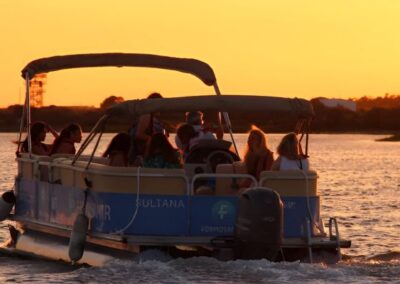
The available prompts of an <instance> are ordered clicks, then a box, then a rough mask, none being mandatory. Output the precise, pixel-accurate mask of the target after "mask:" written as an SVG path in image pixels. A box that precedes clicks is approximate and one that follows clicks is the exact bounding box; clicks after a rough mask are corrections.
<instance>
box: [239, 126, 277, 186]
mask: <svg viewBox="0 0 400 284" xmlns="http://www.w3.org/2000/svg"><path fill="white" fill-rule="evenodd" d="M243 162H244V164H245V165H246V169H247V172H248V173H249V174H250V175H252V176H254V177H255V178H256V179H259V178H260V173H261V172H262V171H269V170H271V167H272V164H273V162H274V156H273V152H272V151H271V150H269V149H268V144H267V139H266V134H265V133H264V132H263V131H262V130H261V129H259V128H257V127H256V126H254V125H253V126H252V128H251V130H250V132H249V136H248V138H247V145H246V150H245V153H244V160H243ZM250 185H251V180H249V179H246V180H244V181H243V182H242V183H241V184H240V187H249V186H250Z"/></svg>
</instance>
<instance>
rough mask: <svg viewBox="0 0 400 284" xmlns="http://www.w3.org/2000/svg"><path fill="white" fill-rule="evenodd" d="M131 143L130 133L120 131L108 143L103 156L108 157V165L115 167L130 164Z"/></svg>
mask: <svg viewBox="0 0 400 284" xmlns="http://www.w3.org/2000/svg"><path fill="white" fill-rule="evenodd" d="M130 145H131V137H130V136H129V134H128V133H124V132H121V133H118V134H117V135H115V136H114V137H113V139H112V140H111V142H110V144H109V145H108V147H107V149H106V151H105V152H104V154H103V157H106V158H108V165H109V166H113V167H126V166H128V154H129V148H130Z"/></svg>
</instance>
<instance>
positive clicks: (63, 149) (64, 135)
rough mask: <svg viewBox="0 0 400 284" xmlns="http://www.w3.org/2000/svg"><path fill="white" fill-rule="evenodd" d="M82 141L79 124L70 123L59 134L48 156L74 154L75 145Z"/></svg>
mask: <svg viewBox="0 0 400 284" xmlns="http://www.w3.org/2000/svg"><path fill="white" fill-rule="evenodd" d="M81 140H82V130H81V127H80V125H79V124H76V123H71V124H70V125H68V126H67V127H65V128H64V129H63V130H61V132H60V136H58V137H57V138H56V139H55V140H54V143H53V146H52V149H51V151H50V155H54V154H75V152H76V149H75V143H80V142H81Z"/></svg>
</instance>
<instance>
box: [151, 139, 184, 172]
mask: <svg viewBox="0 0 400 284" xmlns="http://www.w3.org/2000/svg"><path fill="white" fill-rule="evenodd" d="M143 166H144V167H146V168H181V167H182V163H181V159H180V155H179V152H178V150H177V149H175V148H174V147H173V146H172V145H171V143H170V142H169V141H168V138H167V137H166V136H165V135H164V134H162V133H156V134H153V135H152V137H151V139H150V143H149V145H148V148H147V150H146V154H145V156H144V161H143Z"/></svg>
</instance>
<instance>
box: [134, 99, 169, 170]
mask: <svg viewBox="0 0 400 284" xmlns="http://www.w3.org/2000/svg"><path fill="white" fill-rule="evenodd" d="M159 98H162V96H161V94H159V93H151V94H150V95H149V96H148V97H147V99H159ZM158 117H159V114H158V113H151V114H144V115H141V116H140V117H139V119H138V121H137V122H135V123H134V124H133V125H132V127H131V128H130V130H129V135H130V136H131V147H130V152H129V164H134V163H135V161H136V160H137V157H138V156H141V157H143V155H144V154H145V151H146V145H147V143H149V141H150V138H151V136H152V135H153V134H155V133H162V134H165V135H167V136H168V132H167V131H166V129H165V128H164V125H163V123H162V122H161V121H160V120H159V118H158Z"/></svg>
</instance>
